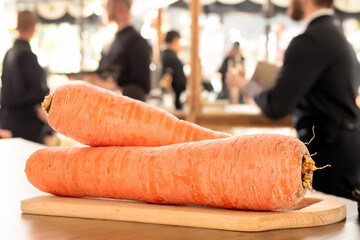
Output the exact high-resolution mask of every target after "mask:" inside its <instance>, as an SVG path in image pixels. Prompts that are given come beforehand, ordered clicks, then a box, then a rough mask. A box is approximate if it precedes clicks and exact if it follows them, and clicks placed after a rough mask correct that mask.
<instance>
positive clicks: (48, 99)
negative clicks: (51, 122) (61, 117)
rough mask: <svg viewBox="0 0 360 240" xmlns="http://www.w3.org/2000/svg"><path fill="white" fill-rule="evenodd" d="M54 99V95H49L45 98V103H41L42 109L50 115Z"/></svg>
mask: <svg viewBox="0 0 360 240" xmlns="http://www.w3.org/2000/svg"><path fill="white" fill-rule="evenodd" d="M52 99H53V95H52V94H49V95H47V96H46V97H45V99H44V101H43V102H42V103H41V106H42V109H43V110H44V111H45V112H46V113H49V112H50V108H51V102H52Z"/></svg>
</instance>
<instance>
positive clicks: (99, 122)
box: [43, 83, 230, 146]
mask: <svg viewBox="0 0 360 240" xmlns="http://www.w3.org/2000/svg"><path fill="white" fill-rule="evenodd" d="M43 108H44V109H45V110H46V111H47V112H48V120H49V124H50V126H51V127H52V128H53V129H54V130H56V131H57V132H59V133H61V134H63V135H65V136H67V137H70V138H73V139H74V140H77V141H78V142H81V143H83V144H85V145H90V146H163V145H169V144H174V143H181V142H191V141H199V140H207V139H217V138H225V137H229V136H230V135H228V134H225V133H220V132H216V131H212V130H210V129H207V128H203V127H200V126H198V125H196V124H193V123H190V122H187V121H182V120H179V119H178V118H176V117H175V116H173V115H172V114H170V113H168V112H166V111H164V110H162V109H160V108H157V107H154V106H151V105H148V104H146V103H143V102H141V101H137V100H134V99H131V98H128V97H125V96H121V95H120V94H117V93H114V92H112V91H108V90H105V89H103V88H99V87H96V86H93V85H90V84H84V83H71V84H66V85H63V86H60V87H58V88H57V89H56V90H55V92H54V93H53V94H51V95H49V96H48V97H47V98H46V99H45V100H44V102H43Z"/></svg>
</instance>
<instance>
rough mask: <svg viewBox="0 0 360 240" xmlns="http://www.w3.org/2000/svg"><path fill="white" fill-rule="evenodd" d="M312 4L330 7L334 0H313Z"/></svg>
mask: <svg viewBox="0 0 360 240" xmlns="http://www.w3.org/2000/svg"><path fill="white" fill-rule="evenodd" d="M313 1H314V4H315V5H316V6H318V7H326V8H331V7H332V6H333V2H334V0H313Z"/></svg>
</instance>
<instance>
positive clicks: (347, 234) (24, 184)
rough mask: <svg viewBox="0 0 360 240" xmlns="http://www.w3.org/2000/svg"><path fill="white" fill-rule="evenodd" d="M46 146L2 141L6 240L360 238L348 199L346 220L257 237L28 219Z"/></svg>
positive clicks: (0, 227)
mask: <svg viewBox="0 0 360 240" xmlns="http://www.w3.org/2000/svg"><path fill="white" fill-rule="evenodd" d="M43 147H44V146H43V145H40V144H36V143H32V142H29V141H26V140H23V139H20V138H14V139H1V140H0V152H1V158H0V159H1V160H0V164H1V165H0V186H1V189H2V194H1V200H0V201H1V202H0V203H1V208H0V219H1V220H0V239H4V240H8V239H16V240H23V239H33V240H43V239H44V240H45V239H46V240H48V239H52V240H56V239H60V240H67V239H90V240H91V239H99V240H100V239H101V240H102V239H138V240H141V239H147V240H151V239H175V240H176V239H207V240H212V239H225V240H226V239H249V240H251V239H286V240H290V239H324V240H331V239H334V240H335V239H346V240H358V239H360V223H359V218H358V213H357V203H356V202H354V201H350V200H347V199H343V201H344V202H345V203H346V206H347V219H346V220H345V221H342V222H339V223H336V224H331V225H326V226H321V227H310V228H299V229H286V230H276V231H266V232H256V233H248V232H232V231H221V230H212V229H201V228H189V227H176V226H166V225H156V224H144V223H133V222H121V221H107V220H90V219H79V218H65V217H49V216H38V215H27V214H22V213H21V210H20V202H21V200H23V199H27V198H30V197H34V196H39V195H44V193H42V192H40V191H38V190H36V189H35V188H34V187H33V186H32V185H31V184H30V183H28V181H27V179H26V176H25V173H24V168H25V163H26V160H27V158H28V157H29V156H30V154H31V153H32V152H34V151H35V150H36V149H40V148H43Z"/></svg>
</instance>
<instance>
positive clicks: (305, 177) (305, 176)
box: [301, 155, 331, 192]
mask: <svg viewBox="0 0 360 240" xmlns="http://www.w3.org/2000/svg"><path fill="white" fill-rule="evenodd" d="M326 167H331V165H326V166H324V167H320V168H318V167H316V166H315V162H314V160H313V159H312V158H311V156H308V155H304V157H303V164H302V171H301V175H302V181H303V182H302V184H303V187H304V188H306V189H308V190H309V191H311V192H313V191H314V189H313V188H312V181H313V172H314V171H315V170H319V169H323V168H326Z"/></svg>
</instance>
